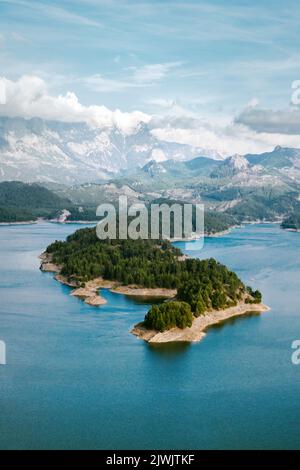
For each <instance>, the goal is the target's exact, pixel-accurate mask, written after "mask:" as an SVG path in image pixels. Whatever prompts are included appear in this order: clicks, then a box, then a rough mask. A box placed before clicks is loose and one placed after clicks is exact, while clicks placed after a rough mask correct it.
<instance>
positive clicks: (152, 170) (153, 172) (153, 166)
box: [142, 160, 166, 177]
mask: <svg viewBox="0 0 300 470" xmlns="http://www.w3.org/2000/svg"><path fill="white" fill-rule="evenodd" d="M142 170H143V171H144V172H145V173H148V174H149V175H150V176H152V177H154V176H157V175H161V174H163V173H166V169H165V167H164V166H163V165H162V164H161V163H158V162H157V161H156V160H150V161H149V162H148V163H146V165H145V166H143V168H142Z"/></svg>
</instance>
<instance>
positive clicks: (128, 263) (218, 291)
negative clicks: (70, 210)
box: [47, 228, 261, 331]
mask: <svg viewBox="0 0 300 470" xmlns="http://www.w3.org/2000/svg"><path fill="white" fill-rule="evenodd" d="M47 253H48V254H51V255H52V259H53V262H54V263H56V264H59V265H61V266H62V269H61V273H62V274H63V275H65V276H66V277H67V278H68V279H69V280H73V281H74V280H76V281H77V282H78V283H81V284H84V283H85V282H86V281H88V280H90V279H93V278H96V277H103V278H104V279H107V280H113V281H118V282H119V283H120V284H122V285H136V286H139V287H145V288H156V287H159V288H167V289H177V300H176V303H174V302H170V305H169V306H165V305H166V304H162V305H161V306H157V307H155V308H154V307H152V309H151V310H150V311H149V313H148V316H146V320H145V321H146V323H145V324H146V326H147V327H149V328H154V329H158V330H160V331H163V330H164V329H167V328H171V327H172V326H174V325H175V326H179V327H180V328H183V327H185V326H187V325H188V324H189V323H190V321H189V320H188V319H189V318H190V317H191V313H192V315H194V316H199V315H201V314H204V313H205V312H206V311H209V310H211V309H217V310H218V309H223V308H226V307H229V306H234V305H236V304H237V302H238V301H240V300H241V299H244V300H245V301H246V302H249V303H254V302H260V300H261V295H260V293H259V292H258V291H255V292H253V291H252V290H251V289H250V288H247V287H245V285H244V284H243V283H242V281H241V280H240V279H239V278H238V276H237V275H236V274H235V273H234V272H232V271H230V270H229V269H228V268H226V266H223V265H222V264H220V263H218V262H217V261H216V260H214V259H207V260H199V259H192V258H187V259H182V258H181V255H182V252H181V251H180V250H179V249H178V248H175V247H173V246H172V244H171V243H170V242H169V241H166V240H142V239H139V240H130V239H129V240H119V239H116V240H109V239H107V240H99V239H98V238H97V235H96V230H95V228H88V229H81V230H77V231H76V232H75V233H74V234H73V235H70V236H69V237H68V238H67V240H66V241H56V242H54V243H52V244H51V245H49V246H48V248H47Z"/></svg>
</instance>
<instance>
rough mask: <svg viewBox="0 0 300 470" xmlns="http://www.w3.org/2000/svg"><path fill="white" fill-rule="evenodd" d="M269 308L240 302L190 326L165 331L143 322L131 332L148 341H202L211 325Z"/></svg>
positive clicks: (214, 311) (212, 312)
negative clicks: (147, 326) (144, 324)
mask: <svg viewBox="0 0 300 470" xmlns="http://www.w3.org/2000/svg"><path fill="white" fill-rule="evenodd" d="M268 310H270V308H269V307H268V306H267V305H264V304H246V303H244V302H240V303H239V304H238V305H236V306H235V307H229V308H226V309H224V310H212V311H210V312H207V313H206V314H205V315H201V316H200V317H198V318H195V319H194V320H193V324H192V326H191V327H189V328H184V329H180V328H172V329H170V330H167V331H164V332H159V331H156V330H148V329H146V328H145V327H144V326H143V323H139V324H137V325H135V327H134V328H133V329H132V331H131V333H133V334H134V335H135V336H137V337H138V338H140V339H143V340H144V341H147V342H148V343H170V342H174V341H182V342H196V341H200V340H201V339H202V338H203V337H204V336H205V332H206V329H207V328H209V327H210V326H213V325H216V324H218V323H221V322H224V321H226V320H229V319H230V318H233V317H238V316H241V315H246V314H249V313H252V312H255V313H262V312H267V311H268Z"/></svg>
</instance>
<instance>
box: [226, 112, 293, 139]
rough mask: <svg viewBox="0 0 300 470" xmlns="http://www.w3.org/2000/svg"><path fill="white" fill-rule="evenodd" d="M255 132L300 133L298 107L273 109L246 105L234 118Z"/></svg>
mask: <svg viewBox="0 0 300 470" xmlns="http://www.w3.org/2000/svg"><path fill="white" fill-rule="evenodd" d="M235 122H237V123H239V124H244V125H245V126H247V127H249V128H250V129H252V130H254V131H256V132H266V133H269V134H290V135H300V109H285V110H277V111H274V110H272V109H263V108H258V107H256V106H254V107H253V106H252V107H250V106H249V107H247V108H246V109H244V111H242V113H241V114H240V115H239V116H238V117H237V118H236V119H235Z"/></svg>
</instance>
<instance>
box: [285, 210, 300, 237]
mask: <svg viewBox="0 0 300 470" xmlns="http://www.w3.org/2000/svg"><path fill="white" fill-rule="evenodd" d="M281 227H282V228H284V229H286V230H292V231H295V232H298V231H300V211H297V212H294V213H293V214H291V215H289V216H288V217H286V218H285V219H284V220H283V222H282V224H281Z"/></svg>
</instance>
